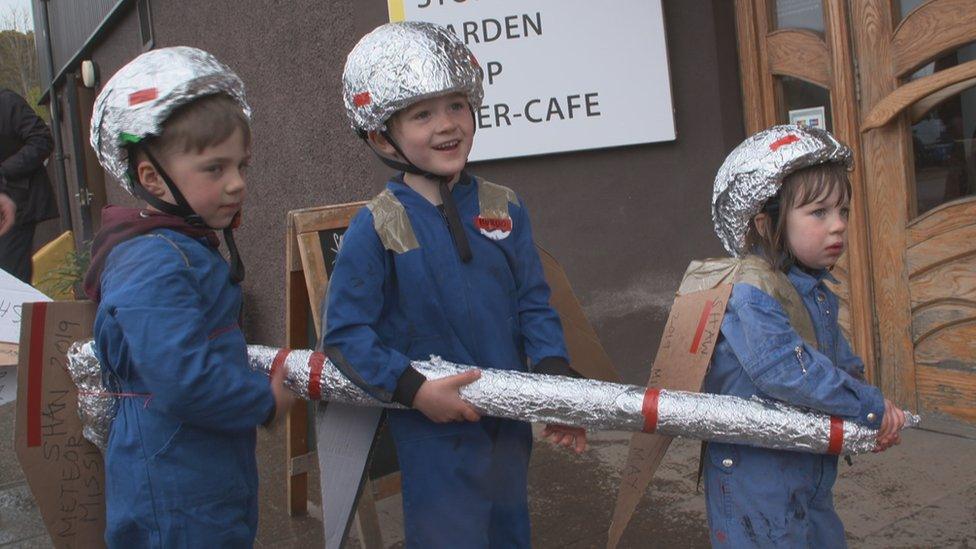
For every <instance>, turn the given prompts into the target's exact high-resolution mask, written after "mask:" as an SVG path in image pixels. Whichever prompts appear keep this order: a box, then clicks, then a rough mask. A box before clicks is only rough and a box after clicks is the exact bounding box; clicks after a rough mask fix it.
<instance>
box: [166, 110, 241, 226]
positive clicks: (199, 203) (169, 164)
mask: <svg viewBox="0 0 976 549" xmlns="http://www.w3.org/2000/svg"><path fill="white" fill-rule="evenodd" d="M250 159H251V155H250V151H248V150H247V147H246V145H245V143H244V134H243V132H241V130H239V129H237V130H234V133H232V134H231V135H230V137H228V138H227V139H226V140H224V141H223V142H222V143H218V144H217V145H213V146H210V147H207V148H205V149H203V150H202V151H194V150H189V151H186V152H171V153H169V154H166V155H162V157H161V158H160V159H159V160H160V162H161V163H162V165H163V168H164V169H165V170H166V173H168V174H169V176H170V178H171V179H172V180H173V183H175V184H176V186H177V187H178V188H179V189H180V192H182V193H183V196H184V197H185V198H186V200H187V202H189V203H190V207H192V208H193V211H195V212H196V213H197V214H199V215H200V217H202V218H203V220H204V222H205V223H206V224H207V225H208V226H210V227H212V228H214V229H223V228H225V227H227V226H229V225H230V224H231V221H233V219H234V216H235V215H236V214H237V212H239V211H240V210H241V207H242V206H243V205H244V194H245V193H244V190H245V189H244V187H245V184H244V179H245V173H246V171H247V167H248V164H249V163H250ZM148 183H149V185H147V188H150V191H151V192H154V191H155V193H158V196H159V197H160V198H162V199H163V200H165V201H167V202H171V203H174V204H175V203H176V201H175V200H174V199H173V196H172V194H171V193H170V192H169V189H168V188H167V187H166V186H165V185H161V183H162V182H161V179H159V178H158V177H152V176H151V177H150V181H148ZM154 183H155V184H154ZM157 189H158V190H157ZM161 191H164V192H161Z"/></svg>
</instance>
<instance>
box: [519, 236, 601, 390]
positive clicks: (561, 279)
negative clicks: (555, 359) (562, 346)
mask: <svg viewBox="0 0 976 549" xmlns="http://www.w3.org/2000/svg"><path fill="white" fill-rule="evenodd" d="M536 249H537V250H538V251H539V258H540V259H541V260H542V269H543V271H545V275H546V282H548V283H549V289H550V290H552V294H551V296H550V298H549V304H550V305H551V306H552V308H553V309H555V310H556V312H557V313H559V320H560V321H562V325H563V335H564V337H565V338H566V347H568V348H569V359H570V367H571V368H572V369H573V370H575V371H576V372H577V373H579V374H580V375H581V376H583V377H585V378H588V379H598V380H600V381H613V382H618V383H619V382H620V374H618V373H617V370H616V368H614V367H613V363H612V362H610V357H609V356H607V352H606V351H605V350H604V349H603V344H601V343H600V338H599V337H597V335H596V330H594V329H593V326H591V325H590V321H589V320H587V319H586V315H585V314H584V313H583V306H582V305H580V302H579V299H577V297H576V294H575V293H574V292H573V287H572V286H571V285H570V284H569V277H567V276H566V271H564V270H563V268H562V265H560V264H559V262H557V261H556V258H554V257H553V256H552V254H550V253H549V252H547V251H546V250H544V249H543V248H540V247H538V246H537V247H536Z"/></svg>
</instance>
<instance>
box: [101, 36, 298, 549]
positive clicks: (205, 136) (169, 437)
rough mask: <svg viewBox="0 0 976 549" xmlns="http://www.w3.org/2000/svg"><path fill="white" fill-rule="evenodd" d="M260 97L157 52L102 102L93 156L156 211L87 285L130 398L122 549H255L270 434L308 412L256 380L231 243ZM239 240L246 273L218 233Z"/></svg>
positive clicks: (223, 73) (116, 491) (132, 219)
mask: <svg viewBox="0 0 976 549" xmlns="http://www.w3.org/2000/svg"><path fill="white" fill-rule="evenodd" d="M249 118H250V108H249V107H248V105H247V102H246V100H245V97H244V85H243V83H242V82H241V80H240V78H238V77H237V75H236V74H234V73H233V72H232V71H231V70H230V69H229V68H227V67H226V66H224V65H223V64H221V63H220V62H219V61H217V59H215V58H214V57H213V56H212V55H210V54H209V53H207V52H204V51H201V50H198V49H194V48H187V47H176V48H163V49H158V50H153V51H150V52H147V53H144V54H142V55H140V56H139V57H137V58H136V59H134V60H132V61H131V62H130V63H129V64H127V65H125V66H124V67H122V68H121V69H120V70H119V71H118V72H117V73H116V74H115V75H114V76H113V77H112V79H111V80H109V81H108V82H107V83H106V84H105V87H104V88H103V89H102V91H101V92H100V93H99V95H98V98H97V99H96V101H95V108H94V114H93V116H92V124H91V128H92V130H91V143H92V147H93V148H94V149H95V151H96V153H97V155H98V158H99V161H100V163H101V164H102V166H103V167H104V168H105V170H106V171H108V172H109V173H110V174H111V175H113V176H114V177H115V178H116V179H118V180H119V181H120V182H121V183H122V186H123V188H124V189H126V190H127V191H129V192H131V193H133V194H135V195H136V196H137V197H139V198H141V199H142V200H143V201H145V202H146V205H145V207H142V208H123V207H118V206H108V207H106V208H105V210H104V211H103V213H102V227H101V229H100V231H99V233H98V234H97V235H96V237H95V240H94V242H93V244H92V264H91V268H90V270H89V272H88V274H87V276H86V279H85V289H86V292H87V293H88V295H89V296H90V297H91V298H92V299H93V300H95V301H96V302H98V311H97V313H96V316H95V327H94V338H95V343H96V347H97V354H98V360H99V362H100V363H101V365H102V374H103V377H104V380H105V382H106V384H107V386H109V387H112V392H113V393H114V394H115V395H116V396H118V397H120V398H119V399H118V407H117V410H116V415H115V419H114V421H113V422H112V429H111V433H110V435H109V439H108V445H107V448H106V450H105V480H106V486H105V499H106V511H107V514H106V530H105V541H106V543H107V545H108V546H109V547H189V546H193V547H204V546H221V547H248V546H251V545H252V544H253V543H254V536H255V533H256V531H257V518H258V501H257V488H258V476H257V464H256V459H255V435H256V433H255V427H256V426H258V425H261V424H262V423H267V422H269V421H270V420H271V419H272V418H274V417H275V416H277V415H282V414H283V413H284V411H285V410H286V409H287V408H288V406H289V405H290V404H291V402H292V399H293V397H291V396H290V394H289V392H288V391H287V390H286V389H285V388H284V387H283V386H282V380H283V374H284V372H283V371H282V372H281V374H279V375H278V376H277V377H276V378H274V379H273V380H272V383H271V385H270V386H269V385H268V379H267V377H265V376H264V375H262V374H260V373H257V372H254V371H252V370H251V369H250V368H249V366H248V362H247V347H246V343H245V341H244V335H243V333H242V332H241V328H240V326H239V325H238V319H239V317H240V312H241V288H240V285H239V282H240V280H241V278H243V275H244V271H243V264H242V263H241V262H240V257H239V256H238V254H237V250H236V248H235V247H234V240H233V236H232V233H231V230H232V229H233V227H234V226H236V223H237V221H238V220H239V218H240V211H241V206H242V204H243V202H244V193H245V171H246V167H247V164H248V161H249V149H250V138H251V131H250V122H249ZM216 230H223V231H224V240H225V241H226V243H227V246H228V248H229V249H230V254H229V255H230V258H231V263H230V264H229V265H228V263H227V262H225V261H224V259H223V257H222V256H221V254H220V252H219V250H218V246H219V244H220V241H219V239H218V238H217V235H216V234H215V232H214V231H216Z"/></svg>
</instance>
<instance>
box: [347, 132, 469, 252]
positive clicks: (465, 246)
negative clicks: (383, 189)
mask: <svg viewBox="0 0 976 549" xmlns="http://www.w3.org/2000/svg"><path fill="white" fill-rule="evenodd" d="M380 135H382V136H383V138H384V139H386V140H387V141H388V142H389V143H390V145H392V146H393V150H395V151H396V152H397V154H399V155H400V158H402V159H403V160H404V162H401V161H399V160H394V159H392V158H389V157H387V156H384V155H382V154H380V153H379V151H377V150H376V149H374V148H373V147H369V148H370V149H372V150H373V153H375V154H376V156H378V157H379V158H380V160H382V161H383V163H384V164H386V165H387V166H389V167H391V168H393V169H394V170H397V171H401V172H406V173H411V174H414V175H421V176H423V177H426V178H427V179H430V180H432V181H435V182H436V183H437V190H438V192H439V193H440V196H441V203H442V204H443V205H444V215H445V217H446V218H447V227H448V229H449V230H450V231H451V237H452V238H453V239H454V247H455V248H456V249H457V252H458V256H459V257H460V258H461V262H462V263H467V262H469V261H471V258H472V257H473V255H472V253H471V244H470V243H469V242H468V236H467V234H465V232H464V225H463V224H462V223H461V215H460V214H459V213H458V209H457V204H456V203H455V202H454V196H453V195H452V194H451V188H450V187H449V186H448V183H450V181H451V179H452V178H453V176H450V175H437V174H435V173H431V172H429V171H427V170H423V169H421V168H420V167H419V166H417V165H416V164H414V163H413V162H411V161H410V159H409V158H407V155H406V154H404V153H403V149H401V148H400V145H399V144H398V143H397V142H396V140H395V139H393V136H392V135H390V132H389V131H388V130H385V129H384V130H382V131H380ZM361 136H362V137H363V140H364V141H366V134H365V133H362V134H361ZM367 145H369V143H368V142H367Z"/></svg>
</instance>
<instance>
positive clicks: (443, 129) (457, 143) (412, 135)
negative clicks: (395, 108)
mask: <svg viewBox="0 0 976 549" xmlns="http://www.w3.org/2000/svg"><path fill="white" fill-rule="evenodd" d="M394 116H395V120H394V123H393V128H392V130H391V132H390V133H391V135H392V136H393V138H394V139H395V140H396V142H397V144H398V145H400V148H401V149H403V153H404V154H405V155H406V156H407V158H408V159H409V160H410V162H413V163H414V165H416V166H417V167H419V168H421V169H423V170H427V171H428V172H430V173H433V174H436V175H442V176H454V175H457V174H458V173H460V172H461V170H462V169H464V165H465V164H467V162H468V153H470V152H471V144H472V142H473V138H474V117H473V116H471V107H470V106H468V100H467V97H465V96H464V95H463V94H460V93H452V94H450V95H443V96H440V97H432V98H430V99H425V100H423V101H420V102H417V103H414V104H413V105H411V106H409V107H407V108H406V109H403V110H402V111H400V112H398V113H396V115H394ZM391 150H392V147H391ZM394 153H395V151H394Z"/></svg>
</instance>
